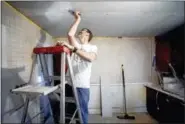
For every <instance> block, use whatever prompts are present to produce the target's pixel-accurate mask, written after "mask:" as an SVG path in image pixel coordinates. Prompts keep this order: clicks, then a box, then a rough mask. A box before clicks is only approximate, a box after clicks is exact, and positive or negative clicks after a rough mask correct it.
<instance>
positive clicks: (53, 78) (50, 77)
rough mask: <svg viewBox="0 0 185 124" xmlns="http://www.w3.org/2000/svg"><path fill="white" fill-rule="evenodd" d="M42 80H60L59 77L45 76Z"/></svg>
mask: <svg viewBox="0 0 185 124" xmlns="http://www.w3.org/2000/svg"><path fill="white" fill-rule="evenodd" d="M65 78H69V76H65ZM44 79H46V80H48V79H51V80H56V81H57V80H60V76H49V77H48V76H46V77H44Z"/></svg>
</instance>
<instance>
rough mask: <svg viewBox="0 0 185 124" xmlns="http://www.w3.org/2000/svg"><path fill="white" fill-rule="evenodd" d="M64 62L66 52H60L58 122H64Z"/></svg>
mask: <svg viewBox="0 0 185 124" xmlns="http://www.w3.org/2000/svg"><path fill="white" fill-rule="evenodd" d="M65 64H66V53H65V52H63V53H61V71H60V75H61V76H60V123H62V124H64V123H65Z"/></svg>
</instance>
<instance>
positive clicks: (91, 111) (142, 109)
mask: <svg viewBox="0 0 185 124" xmlns="http://www.w3.org/2000/svg"><path fill="white" fill-rule="evenodd" d="M112 112H113V113H123V112H124V110H123V108H120V107H113V108H112ZM127 112H128V113H137V112H147V110H146V106H141V107H134V108H127ZM89 114H101V109H99V108H89Z"/></svg>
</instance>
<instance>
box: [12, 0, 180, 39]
mask: <svg viewBox="0 0 185 124" xmlns="http://www.w3.org/2000/svg"><path fill="white" fill-rule="evenodd" d="M9 3H10V4H11V5H12V6H14V7H15V8H16V9H18V10H19V11H20V12H21V13H23V14H24V15H26V16H27V17H29V18H30V19H31V20H33V21H34V22H35V23H36V24H38V25H39V26H40V27H42V28H43V29H44V30H46V31H47V32H48V33H49V34H51V35H52V36H53V37H60V36H66V34H67V31H68V30H69V28H70V25H71V24H72V23H73V21H74V18H73V16H72V15H71V14H70V13H69V12H68V10H71V9H72V10H80V11H81V12H82V21H81V24H80V26H79V29H80V28H83V27H86V28H89V29H90V30H92V32H93V34H94V35H95V36H156V35H158V34H161V33H163V32H166V31H168V30H170V29H172V28H174V27H176V26H178V25H180V24H182V23H184V2H146V1H145V2H144V1H143V2H139V1H138V2H136V1H135V2H133V1H131V2H128V1H123V2H54V1H50V2H49V1H47V2H46V1H34V2H33V1H32V2H31V1H30V2H29V1H27V2H13V1H12V2H9ZM79 29H78V30H79Z"/></svg>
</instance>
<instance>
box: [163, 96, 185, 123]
mask: <svg viewBox="0 0 185 124" xmlns="http://www.w3.org/2000/svg"><path fill="white" fill-rule="evenodd" d="M166 99H168V101H169V102H168V104H167V106H168V109H170V110H171V112H169V119H170V120H171V122H174V123H183V122H184V107H185V106H184V102H183V101H181V100H178V99H176V98H173V97H170V96H168V97H167V98H166Z"/></svg>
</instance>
